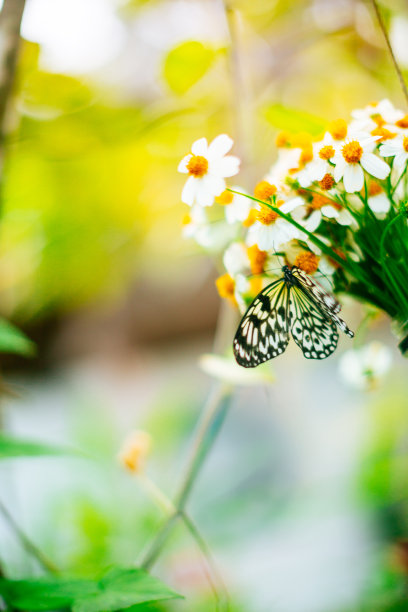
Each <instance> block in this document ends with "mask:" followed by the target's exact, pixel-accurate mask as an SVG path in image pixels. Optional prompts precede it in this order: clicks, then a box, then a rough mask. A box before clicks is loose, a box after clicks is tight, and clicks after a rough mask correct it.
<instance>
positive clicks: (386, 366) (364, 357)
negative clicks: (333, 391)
mask: <svg viewBox="0 0 408 612" xmlns="http://www.w3.org/2000/svg"><path fill="white" fill-rule="evenodd" d="M391 364H392V353H391V351H390V349H389V348H388V347H387V346H385V345H384V344H381V343H380V342H370V344H367V345H366V346H363V347H361V348H359V349H355V350H350V351H346V352H345V353H343V355H342V356H341V358H340V363H339V371H340V376H341V377H342V378H343V380H344V381H345V382H346V383H347V384H349V385H350V386H351V387H355V388H356V389H361V390H370V389H374V388H375V387H377V386H378V384H379V383H380V382H381V380H382V379H383V378H384V377H385V375H386V374H387V372H388V371H389V370H390V368H391Z"/></svg>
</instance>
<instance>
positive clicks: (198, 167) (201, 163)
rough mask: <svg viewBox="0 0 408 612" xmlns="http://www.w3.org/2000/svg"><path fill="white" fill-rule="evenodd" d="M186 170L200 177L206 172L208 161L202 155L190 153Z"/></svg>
mask: <svg viewBox="0 0 408 612" xmlns="http://www.w3.org/2000/svg"><path fill="white" fill-rule="evenodd" d="M187 170H188V172H189V174H192V175H193V176H195V177H196V178H201V177H202V176H204V175H205V174H207V170H208V161H207V160H206V158H205V157H203V156H202V155H192V156H191V157H190V159H189V161H188V164H187Z"/></svg>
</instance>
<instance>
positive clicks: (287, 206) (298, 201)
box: [280, 196, 305, 213]
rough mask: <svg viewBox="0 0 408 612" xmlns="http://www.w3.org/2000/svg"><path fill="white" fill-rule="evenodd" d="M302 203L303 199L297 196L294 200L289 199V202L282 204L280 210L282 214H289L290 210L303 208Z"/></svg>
mask: <svg viewBox="0 0 408 612" xmlns="http://www.w3.org/2000/svg"><path fill="white" fill-rule="evenodd" d="M304 203H305V201H304V199H303V198H301V197H300V196H298V197H295V198H291V199H290V200H288V201H287V202H285V203H284V204H282V206H281V207H280V209H281V211H282V212H284V213H290V212H292V210H295V208H298V206H303V204H304Z"/></svg>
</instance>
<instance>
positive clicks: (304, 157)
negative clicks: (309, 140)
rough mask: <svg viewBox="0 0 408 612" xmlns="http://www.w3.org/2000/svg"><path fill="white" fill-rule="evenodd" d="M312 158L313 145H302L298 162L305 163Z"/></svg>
mask: <svg viewBox="0 0 408 612" xmlns="http://www.w3.org/2000/svg"><path fill="white" fill-rule="evenodd" d="M312 159H313V147H312V145H307V146H305V147H303V149H302V153H301V154H300V160H299V161H300V163H301V164H307V162H310V161H312Z"/></svg>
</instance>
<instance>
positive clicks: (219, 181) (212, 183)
mask: <svg viewBox="0 0 408 612" xmlns="http://www.w3.org/2000/svg"><path fill="white" fill-rule="evenodd" d="M201 180H202V181H203V183H204V186H205V189H207V190H208V191H211V193H212V194H213V196H219V195H220V194H221V193H222V192H223V191H224V189H225V188H226V184H225V181H224V179H223V178H221V177H220V176H214V175H213V174H206V175H205V176H203V178H202V179H201Z"/></svg>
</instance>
